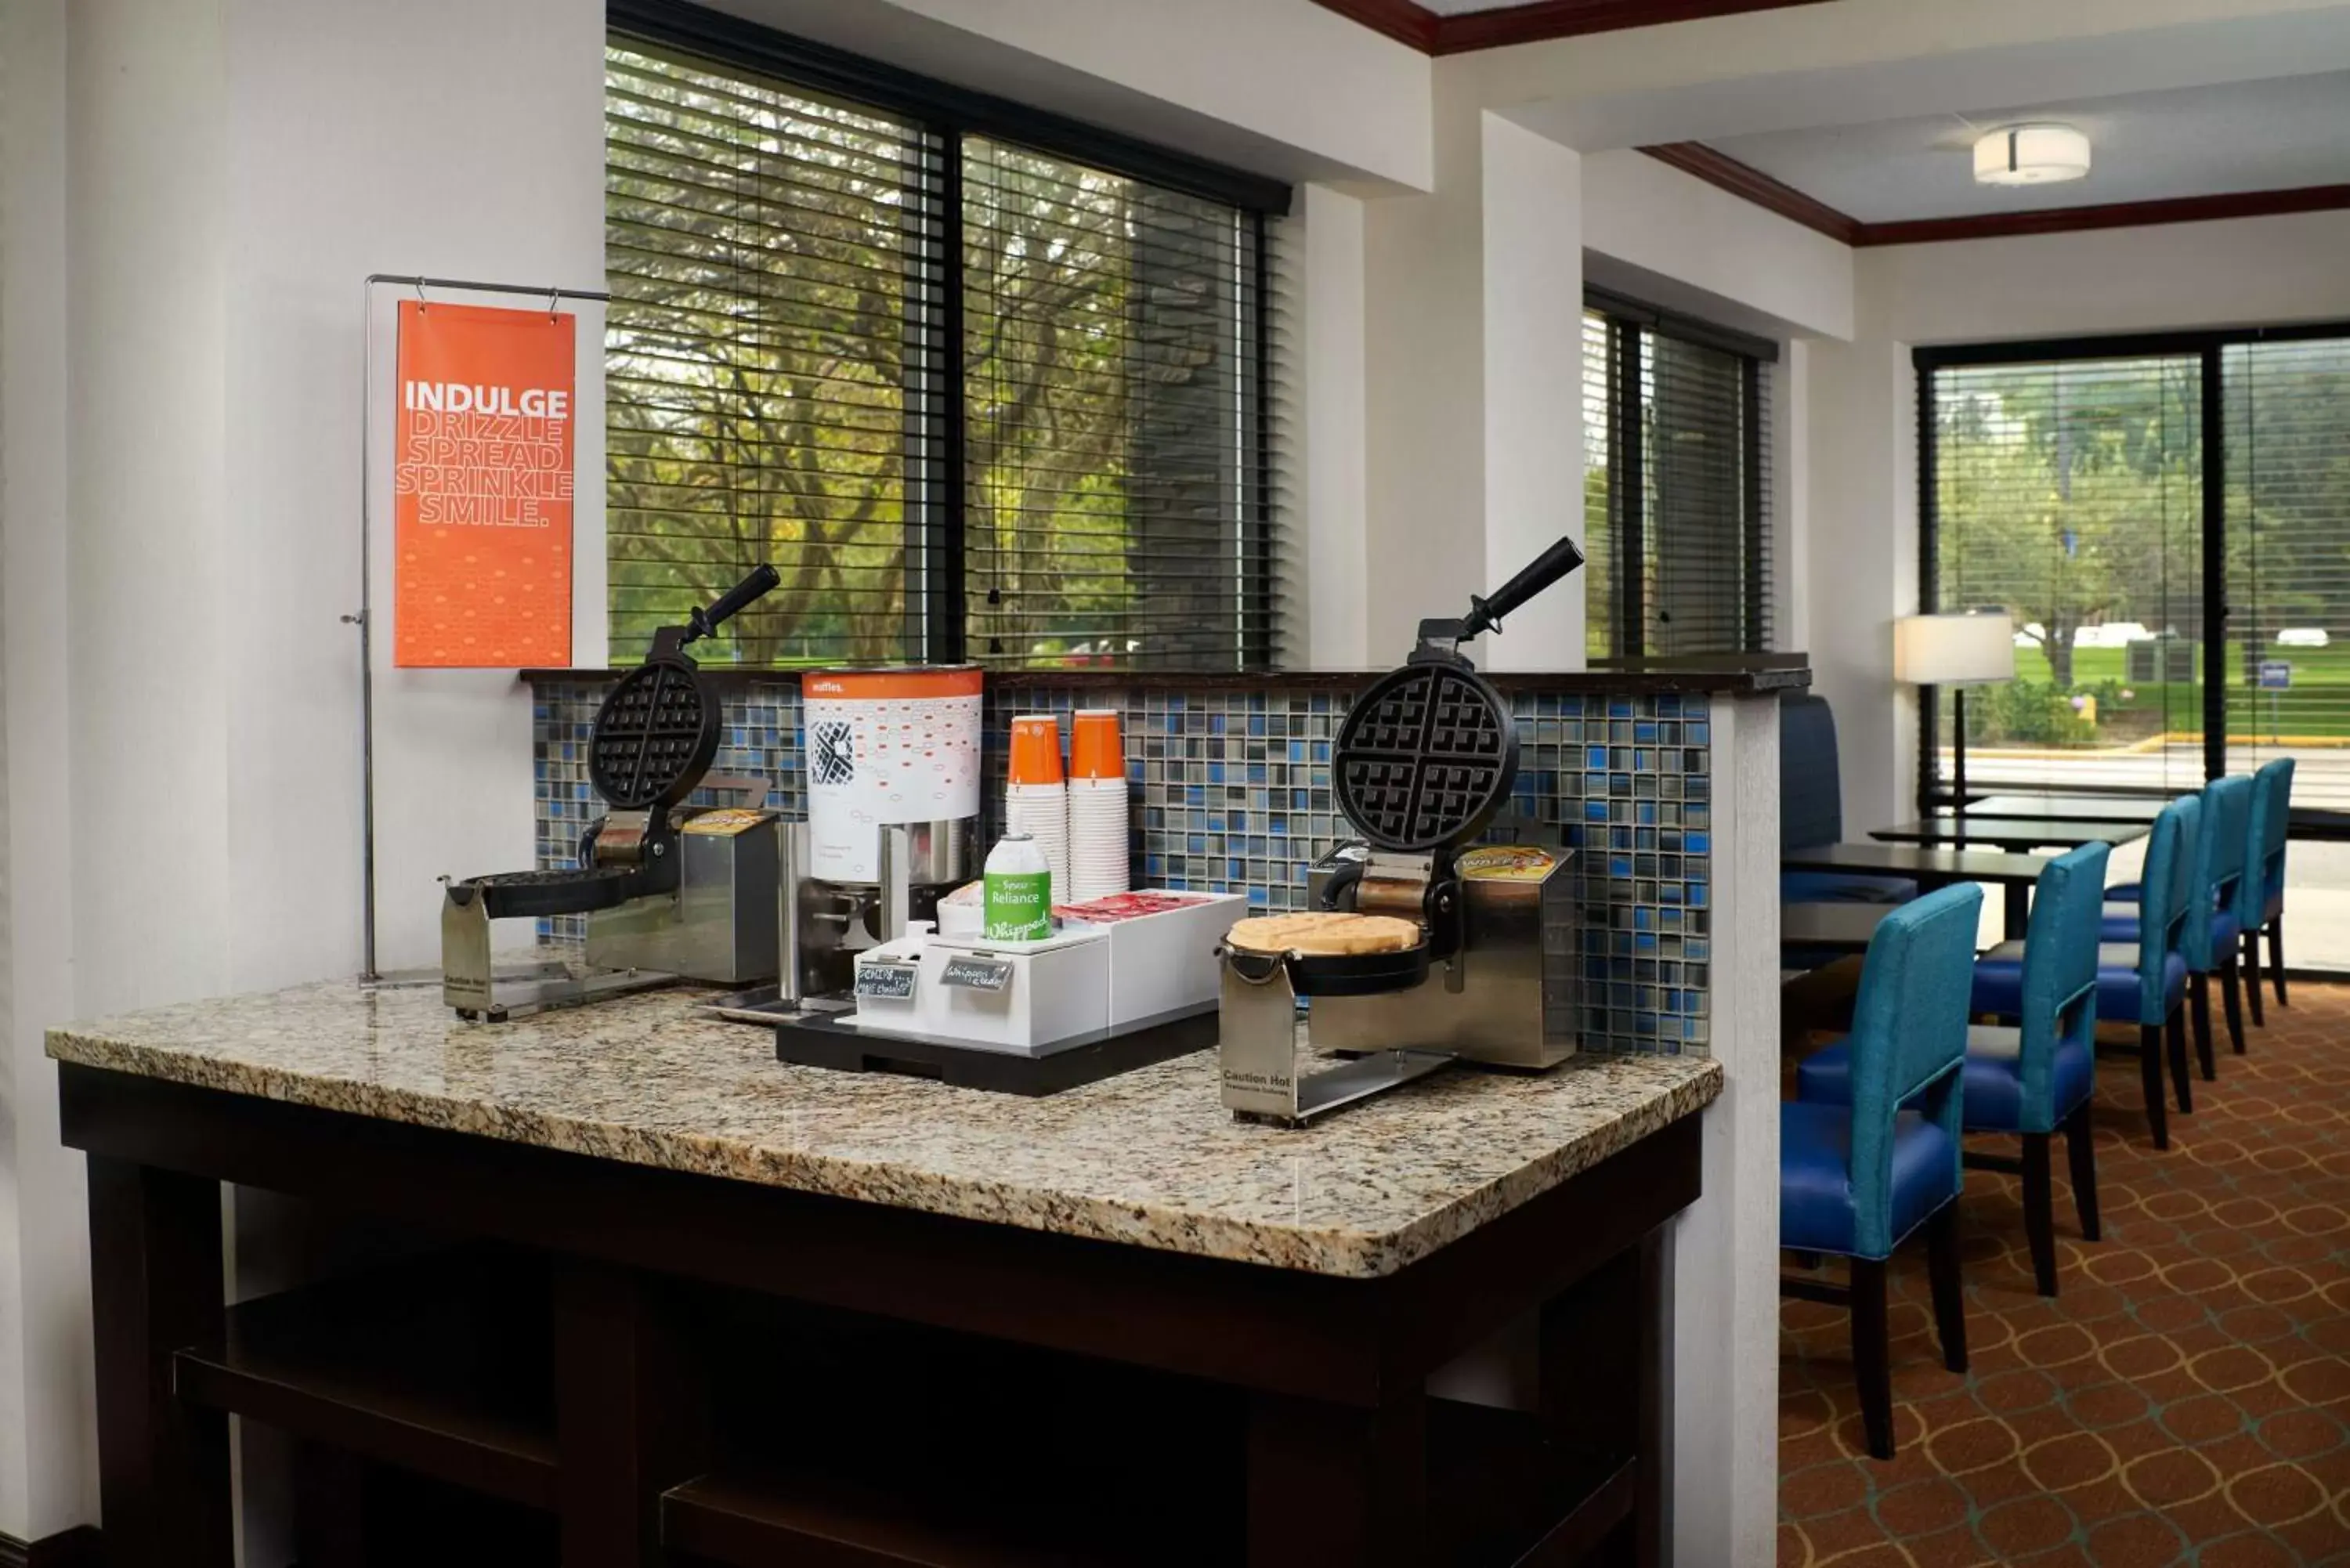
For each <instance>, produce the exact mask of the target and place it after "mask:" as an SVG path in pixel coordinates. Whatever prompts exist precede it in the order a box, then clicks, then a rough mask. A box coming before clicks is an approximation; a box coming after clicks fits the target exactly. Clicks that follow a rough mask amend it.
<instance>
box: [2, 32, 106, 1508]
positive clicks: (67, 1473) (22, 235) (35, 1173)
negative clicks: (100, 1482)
mask: <svg viewBox="0 0 2350 1568" xmlns="http://www.w3.org/2000/svg"><path fill="white" fill-rule="evenodd" d="M66 7H67V0H10V4H9V5H6V6H5V7H0V71H5V83H0V113H5V122H0V158H5V170H0V192H5V196H0V289H5V298H0V324H5V325H0V347H5V355H4V356H0V407H5V410H6V417H5V427H0V436H5V439H4V440H0V594H5V608H0V627H5V659H6V663H7V678H6V686H7V720H6V722H7V742H6V747H5V757H6V764H7V768H8V787H7V794H8V822H7V833H8V847H7V873H8V874H7V880H6V884H5V888H4V889H0V894H4V895H5V898H7V900H8V930H9V945H10V952H9V970H10V979H11V984H10V998H9V1001H10V1008H9V1012H8V1013H7V1015H6V1017H5V1021H0V1029H5V1035H0V1054H5V1055H6V1056H7V1058H8V1059H9V1064H10V1068H11V1070H10V1072H9V1073H8V1074H7V1075H5V1077H6V1084H7V1088H6V1092H5V1096H0V1124H5V1126H0V1147H5V1149H6V1153H7V1158H6V1159H5V1161H0V1165H4V1166H5V1168H0V1182H5V1183H6V1184H7V1185H8V1188H9V1197H10V1199H11V1203H10V1210H11V1212H10V1213H9V1214H8V1215H7V1216H6V1220H5V1222H6V1224H7V1231H6V1234H5V1236H0V1250H5V1251H8V1253H9V1255H10V1257H9V1261H10V1263H11V1265H12V1268H13V1276H14V1277H13V1280H12V1281H7V1282H0V1288H5V1287H6V1286H7V1285H11V1284H12V1285H13V1288H7V1289H6V1293H5V1294H0V1532H6V1533H8V1534H11V1535H16V1536H19V1537H23V1538H26V1539H31V1538H35V1537H37V1536H41V1535H45V1534H49V1533H52V1532H56V1531H58V1530H62V1529H65V1528H67V1527H68V1526H69V1525H71V1524H73V1523H75V1522H76V1521H79V1520H81V1519H84V1518H87V1517H89V1513H90V1511H91V1509H92V1508H93V1507H94V1503H95V1498H94V1492H95V1474H96V1469H95V1466H94V1464H92V1463H91V1462H90V1461H91V1459H92V1455H93V1447H92V1445H93V1442H94V1433H93V1431H92V1428H91V1424H90V1420H89V1381H88V1380H89V1314H88V1272H89V1265H88V1241H87V1240H86V1236H87V1231H86V1229H85V1225H84V1221H83V1211H84V1207H85V1204H84V1197H83V1183H82V1162H81V1158H80V1157H79V1156H78V1155H75V1154H71V1153H68V1151H67V1150H66V1149H64V1148H63V1147H60V1146H59V1144H58V1142H57V1090H56V1087H55V1085H56V1082H57V1072H56V1068H55V1067H54V1066H53V1065H52V1064H50V1062H49V1061H48V1059H47V1057H46V1056H45V1055H43V1054H42V1051H41V1027H42V1025H43V1024H44V1023H48V1022H50V1021H52V1020H55V1019H57V1018H59V1017H63V1016H66V1015H68V1014H69V1013H70V1012H72V1011H73V986H74V971H73V940H72V936H73V904H74V891H75V889H74V880H73V876H72V864H73V861H72V853H71V836H70V835H71V827H72V822H73V792H72V790H71V788H70V785H69V782H68V780H69V767H68V734H69V732H68V722H67V691H66V649H67V648H68V627H69V626H70V625H71V624H72V618H71V616H70V615H69V613H68V604H67V559H66V558H67V548H66V539H67V527H66V493H67V473H66V431H67V417H66V401H65V391H66V385H67V366H68V351H67V320H66V297H67V276H68V268H67V252H66V163H65V155H64V149H65V140H66V138H65V131H66Z"/></svg>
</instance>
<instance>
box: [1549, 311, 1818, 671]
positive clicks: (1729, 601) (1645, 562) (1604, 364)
mask: <svg viewBox="0 0 2350 1568" xmlns="http://www.w3.org/2000/svg"><path fill="white" fill-rule="evenodd" d="M1776 355H1777V349H1776V348H1775V346H1774V345H1772V344H1770V343H1767V342H1764V341H1762V340H1761V339H1752V338H1746V337H1742V336H1740V335H1738V334H1733V333H1729V332H1724V331H1721V330H1720V329H1718V328H1713V327H1706V326H1703V325H1702V324H1700V323H1695V322H1689V321H1684V320H1680V319H1679V318H1676V317H1670V316H1668V315H1666V314H1665V313H1662V312H1659V311H1656V310H1652V309H1649V308H1648V307H1647V306H1638V305H1634V304H1631V303H1630V302H1628V301H1625V300H1620V299H1617V298H1614V297H1613V296H1599V295H1596V294H1594V295H1590V296H1586V308H1585V311H1584V317H1583V440H1584V456H1585V467H1584V481H1583V483H1584V493H1583V502H1584V529H1585V539H1584V554H1585V556H1586V566H1585V567H1584V572H1585V593H1586V625H1587V628H1588V631H1587V647H1588V651H1589V654H1590V656H1591V657H1592V658H1593V659H1617V658H1639V657H1658V658H1666V657H1673V656H1678V655H1688V654H1708V653H1755V652H1761V651H1762V650H1763V649H1766V648H1768V647H1769V646H1770V639H1771V614H1770V611H1771V598H1772V581H1771V559H1770V545H1769V540H1770V535H1769V530H1768V527H1767V523H1766V514H1765V508H1766V505H1767V497H1768V496H1769V494H1770V489H1771V486H1770V473H1769V468H1768V457H1767V453H1768V452H1769V450H1770V442H1769V441H1768V439H1767V437H1766V431H1767V429H1768V424H1769V414H1768V409H1769V403H1768V395H1769V382H1770V362H1771V361H1772V360H1773V359H1774V358H1776Z"/></svg>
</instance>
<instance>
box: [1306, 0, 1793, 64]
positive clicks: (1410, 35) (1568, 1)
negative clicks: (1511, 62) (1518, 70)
mask: <svg viewBox="0 0 2350 1568" xmlns="http://www.w3.org/2000/svg"><path fill="white" fill-rule="evenodd" d="M1827 3H1828V0H1536V3H1535V4H1534V5H1504V6H1503V7H1501V8H1500V9H1498V10H1492V11H1471V12H1469V13H1467V14H1466V15H1463V16H1440V15H1438V14H1437V13H1436V12H1434V11H1431V10H1430V9H1429V8H1428V7H1427V6H1425V5H1416V4H1414V3H1413V0H1316V4H1318V5H1322V6H1324V7H1326V9H1328V10H1332V11H1336V12H1337V13H1338V14H1339V15H1340V16H1345V17H1347V18H1349V19H1351V20H1353V21H1357V22H1359V23H1361V24H1362V25H1363V26H1366V27H1368V28H1371V29H1372V30H1373V31H1375V32H1379V33H1384V34H1386V35H1387V36H1388V37H1390V38H1393V39H1395V40H1396V41H1397V42H1398V43H1401V44H1409V45H1410V46H1411V47H1413V48H1415V49H1418V50H1419V52H1420V53H1421V54H1423V55H1459V54H1466V53H1468V52H1469V51H1471V50H1472V49H1500V48H1506V47H1509V46H1510V45H1512V44H1536V43H1541V42H1542V41H1544V39H1547V38H1572V37H1575V36H1579V35H1581V34H1585V33H1612V32H1618V31H1621V30H1622V29H1624V28H1627V27H1658V26H1664V25H1665V24H1666V23H1669V22H1700V21H1703V20H1705V19H1706V18H1707V17H1709V16H1736V15H1738V14H1739V13H1741V12H1744V11H1777V10H1783V9H1785V8H1788V7H1791V6H1795V5H1825V4H1827Z"/></svg>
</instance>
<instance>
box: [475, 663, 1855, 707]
mask: <svg viewBox="0 0 2350 1568" xmlns="http://www.w3.org/2000/svg"><path fill="white" fill-rule="evenodd" d="M1390 669H1392V666H1389V667H1386V668H1381V669H1377V670H1238V671H1230V670H1227V671H1221V672H1218V671H1200V670H989V671H988V672H987V684H988V685H989V686H990V687H991V688H992V689H993V690H996V691H1348V692H1352V691H1361V690H1362V689H1363V688H1364V687H1366V686H1368V685H1369V684H1370V683H1371V682H1372V681H1374V680H1378V678H1379V677H1381V676H1382V675H1385V674H1388V671H1389V670H1390ZM626 673H628V670H626V669H616V670H598V669H575V670H522V671H521V672H520V675H521V679H522V680H524V681H525V682H527V683H530V684H534V685H536V684H539V683H542V682H547V681H570V680H580V681H590V682H594V681H607V680H618V679H619V677H620V676H622V675H624V674H626ZM1481 673H1482V674H1483V675H1484V677H1485V678H1486V679H1487V680H1491V681H1492V683H1493V685H1494V686H1495V687H1496V688H1497V689H1498V690H1500V691H1503V692H1505V693H1506V692H1516V691H1536V692H1561V693H1564V692H1586V693H1593V694H1596V695H1601V696H1609V697H1639V696H1651V695H1659V694H1662V693H1666V692H1684V693H1686V692H1705V693H1721V694H1722V695H1725V696H1731V697H1739V696H1756V695H1761V694H1764V693H1768V692H1776V691H1801V690H1803V689H1804V688H1805V687H1807V686H1809V685H1810V684H1811V683H1812V670H1811V658H1810V656H1809V655H1808V654H1802V653H1725V654H1721V655H1717V656H1707V657H1692V658H1686V659H1608V660H1605V661H1603V662H1602V663H1601V664H1599V665H1596V666H1594V667H1593V668H1591V669H1589V670H1559V671H1555V672H1548V673H1545V672H1542V671H1526V670H1481ZM702 675H703V676H704V677H705V678H706V679H708V680H710V681H711V682H712V684H713V685H715V686H717V687H718V688H719V689H720V690H722V691H733V690H737V689H739V688H743V687H750V686H796V685H798V684H799V680H800V671H799V670H780V669H778V670H769V669H757V668H745V667H743V666H742V665H739V664H722V663H718V662H716V661H715V660H713V661H712V662H711V663H708V664H705V665H703V666H702Z"/></svg>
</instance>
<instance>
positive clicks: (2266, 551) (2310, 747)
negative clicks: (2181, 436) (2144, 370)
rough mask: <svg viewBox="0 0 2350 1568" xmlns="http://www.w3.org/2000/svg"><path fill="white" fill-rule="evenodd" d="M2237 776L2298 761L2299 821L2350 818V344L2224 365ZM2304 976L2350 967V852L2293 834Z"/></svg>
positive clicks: (2229, 690) (2234, 356) (2259, 348)
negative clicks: (2319, 968)
mask: <svg viewBox="0 0 2350 1568" xmlns="http://www.w3.org/2000/svg"><path fill="white" fill-rule="evenodd" d="M2220 383H2221V385H2222V387H2223V388H2224V389H2225V401H2226V408H2227V459H2228V470H2227V485H2226V490H2227V515H2226V524H2227V585H2228V594H2227V604H2228V612H2229V613H2228V617H2227V627H2228V639H2229V646H2228V650H2227V655H2226V659H2225V670H2226V695H2227V708H2228V745H2227V771H2228V772H2230V773H2231V774H2240V773H2250V772H2251V771H2252V770H2253V769H2255V768H2258V767H2259V766H2260V765H2261V764H2262V763H2265V762H2267V761H2268V760H2269V759H2271V758H2272V757H2280V756H2289V757H2291V758H2293V806H2294V815H2296V817H2301V818H2303V819H2309V818H2312V817H2314V816H2316V815H2319V814H2324V813H2332V812H2341V811H2350V337H2335V338H2315V339H2308V340H2303V341H2293V342H2282V343H2244V344H2234V345H2230V346H2229V347H2228V348H2224V349H2222V350H2221V351H2220ZM2295 837H2296V839H2297V840H2298V841H2297V842H2296V843H2294V845H2293V848H2292V851H2291V853H2290V854H2289V855H2288V856H2287V857H2286V861H2285V873H2286V874H2285V888H2286V893H2285V897H2286V902H2287V904H2288V906H2289V907H2290V908H2291V909H2292V919H2290V920H2289V921H2288V922H2287V923H2288V925H2289V926H2290V927H2291V928H2292V929H2293V940H2292V941H2291V943H2289V952H2290V956H2291V958H2292V961H2293V962H2295V963H2322V964H2324V965H2325V966H2327V967H2329V968H2332V967H2342V968H2350V842H2344V841H2341V840H2328V839H2321V838H2318V837H2315V836H2314V835H2311V834H2310V833H2308V832H2306V831H2305V830H2304V831H2300V832H2296V834H2295Z"/></svg>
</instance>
